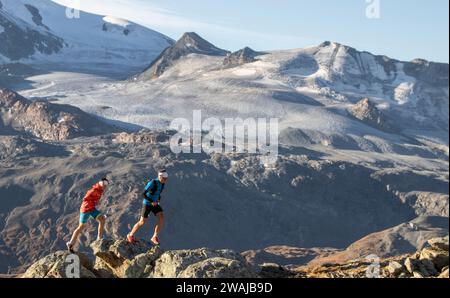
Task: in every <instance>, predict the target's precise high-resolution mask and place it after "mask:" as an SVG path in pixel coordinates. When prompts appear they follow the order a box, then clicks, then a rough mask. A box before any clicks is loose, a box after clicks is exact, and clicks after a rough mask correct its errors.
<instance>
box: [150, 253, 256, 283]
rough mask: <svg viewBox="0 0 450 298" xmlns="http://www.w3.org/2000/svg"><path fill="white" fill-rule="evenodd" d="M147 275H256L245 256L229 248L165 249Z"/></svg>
mask: <svg viewBox="0 0 450 298" xmlns="http://www.w3.org/2000/svg"><path fill="white" fill-rule="evenodd" d="M150 277H168V278H177V277H178V278H220V277H222V278H231V277H256V273H255V272H254V271H253V270H252V268H251V266H250V265H249V264H248V263H247V262H246V261H245V259H244V258H243V257H242V256H241V255H239V254H237V253H235V252H233V251H232V250H210V249H207V248H201V249H196V250H176V251H168V252H166V253H164V254H163V255H161V257H160V258H159V259H158V260H157V261H156V264H155V267H154V268H153V270H152V271H151V273H150Z"/></svg>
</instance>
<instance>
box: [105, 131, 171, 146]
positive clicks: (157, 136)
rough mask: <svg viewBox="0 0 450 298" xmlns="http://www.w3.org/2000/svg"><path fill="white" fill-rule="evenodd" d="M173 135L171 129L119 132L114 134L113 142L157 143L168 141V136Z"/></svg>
mask: <svg viewBox="0 0 450 298" xmlns="http://www.w3.org/2000/svg"><path fill="white" fill-rule="evenodd" d="M172 135H174V132H171V131H158V132H156V131H152V132H150V131H145V130H143V131H140V132H139V133H127V132H121V133H119V134H116V135H114V137H113V142H115V143H119V144H142V143H147V144H157V143H166V142H169V140H170V137H171V136H172Z"/></svg>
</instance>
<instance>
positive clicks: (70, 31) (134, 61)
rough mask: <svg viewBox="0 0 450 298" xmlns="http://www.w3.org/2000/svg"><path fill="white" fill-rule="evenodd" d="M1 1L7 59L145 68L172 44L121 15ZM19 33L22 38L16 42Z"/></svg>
mask: <svg viewBox="0 0 450 298" xmlns="http://www.w3.org/2000/svg"><path fill="white" fill-rule="evenodd" d="M0 1H1V3H2V5H1V6H0V26H1V27H0V28H3V29H2V30H3V31H2V32H1V33H0V35H1V39H2V42H4V43H6V45H7V46H5V47H0V55H1V56H5V57H6V58H7V59H9V60H11V61H21V62H28V63H34V62H39V63H42V62H47V61H48V62H77V63H83V62H85V63H91V62H96V63H109V64H126V65H130V66H133V65H134V66H142V67H143V66H144V65H145V64H146V63H148V62H146V61H149V60H152V59H154V58H155V57H156V56H158V55H159V54H160V53H161V52H162V51H163V50H164V49H165V48H167V47H168V46H170V45H171V44H173V41H172V40H171V39H170V38H168V37H166V36H164V35H162V34H160V33H158V32H155V31H153V30H151V29H148V28H145V27H142V26H140V25H138V24H135V23H132V22H130V21H127V20H124V19H122V18H120V17H115V16H99V15H94V14H90V13H86V12H80V15H79V18H77V17H74V18H70V17H68V15H67V11H66V7H64V6H62V5H59V4H57V3H55V2H53V1H51V0H39V1H37V0H14V1H12V0H7V1H5V0H0ZM27 35H30V36H28V37H27ZM17 36H22V37H24V41H17ZM19 39H20V38H19ZM11 49H15V50H11Z"/></svg>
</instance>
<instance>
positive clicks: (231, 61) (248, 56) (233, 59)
mask: <svg viewBox="0 0 450 298" xmlns="http://www.w3.org/2000/svg"><path fill="white" fill-rule="evenodd" d="M263 54H264V53H259V52H256V51H254V50H252V49H251V48H249V47H245V48H243V49H241V50H239V51H236V52H234V53H231V54H229V55H228V56H227V57H226V58H225V60H224V61H223V65H224V66H225V67H234V66H238V65H243V64H246V63H251V62H255V61H256V56H259V55H263Z"/></svg>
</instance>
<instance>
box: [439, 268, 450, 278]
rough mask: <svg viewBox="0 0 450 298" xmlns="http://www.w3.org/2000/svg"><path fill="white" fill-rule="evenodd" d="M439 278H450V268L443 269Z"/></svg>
mask: <svg viewBox="0 0 450 298" xmlns="http://www.w3.org/2000/svg"><path fill="white" fill-rule="evenodd" d="M439 278H449V276H448V266H447V267H445V268H444V269H442V272H441V274H439Z"/></svg>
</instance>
